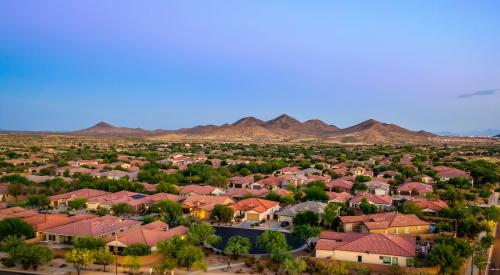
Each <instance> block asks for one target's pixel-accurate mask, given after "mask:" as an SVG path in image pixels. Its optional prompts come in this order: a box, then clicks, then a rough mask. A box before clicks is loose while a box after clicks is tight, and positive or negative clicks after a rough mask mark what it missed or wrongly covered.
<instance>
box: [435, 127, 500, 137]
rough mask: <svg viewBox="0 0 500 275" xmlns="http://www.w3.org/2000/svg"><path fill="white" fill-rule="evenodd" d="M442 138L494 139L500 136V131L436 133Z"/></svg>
mask: <svg viewBox="0 0 500 275" xmlns="http://www.w3.org/2000/svg"><path fill="white" fill-rule="evenodd" d="M436 134H437V135H440V136H459V137H492V136H496V135H500V129H486V130H479V131H464V132H450V131H444V132H436Z"/></svg>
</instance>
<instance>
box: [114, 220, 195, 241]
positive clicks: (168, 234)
mask: <svg viewBox="0 0 500 275" xmlns="http://www.w3.org/2000/svg"><path fill="white" fill-rule="evenodd" d="M160 223H161V222H160ZM153 226H154V227H153ZM187 233H188V228H187V227H185V226H182V225H181V226H177V227H174V228H172V229H168V226H167V225H166V224H163V226H161V225H159V224H158V221H157V222H155V223H152V224H146V225H143V226H141V227H139V228H137V229H133V230H128V231H125V232H122V233H119V234H118V236H117V238H118V242H119V243H122V244H124V245H126V246H129V245H132V244H139V243H140V244H145V245H147V246H149V247H153V246H155V245H156V244H158V243H159V242H160V241H163V240H169V239H171V238H173V237H174V236H182V235H186V234H187ZM106 241H107V242H108V243H110V244H111V245H113V244H114V241H115V236H109V237H108V238H107V239H106Z"/></svg>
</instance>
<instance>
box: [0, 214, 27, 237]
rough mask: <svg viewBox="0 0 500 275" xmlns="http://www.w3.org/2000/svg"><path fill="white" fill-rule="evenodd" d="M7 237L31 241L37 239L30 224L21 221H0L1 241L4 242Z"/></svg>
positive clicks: (11, 219) (15, 219)
mask: <svg viewBox="0 0 500 275" xmlns="http://www.w3.org/2000/svg"><path fill="white" fill-rule="evenodd" d="M7 236H16V237H20V238H26V239H31V238H33V237H35V231H34V230H33V227H32V226H31V225H30V224H28V223H26V222H25V221H23V220H21V219H18V218H7V219H4V220H2V221H0V240H4V239H5V238H7Z"/></svg>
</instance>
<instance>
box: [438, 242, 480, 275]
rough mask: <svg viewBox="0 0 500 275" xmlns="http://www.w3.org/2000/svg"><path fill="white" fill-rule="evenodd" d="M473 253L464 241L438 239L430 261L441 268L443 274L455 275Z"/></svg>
mask: <svg viewBox="0 0 500 275" xmlns="http://www.w3.org/2000/svg"><path fill="white" fill-rule="evenodd" d="M471 252H472V249H471V247H470V245H469V244H468V243H467V242H466V241H464V240H462V239H459V238H455V237H443V238H438V239H437V240H436V243H435V245H434V246H433V248H432V251H431V253H430V255H429V261H430V263H431V264H433V265H437V266H439V267H440V269H441V273H443V274H453V273H454V272H456V271H457V270H459V269H460V268H461V267H462V265H463V263H464V261H465V259H466V258H467V257H469V256H470V255H471Z"/></svg>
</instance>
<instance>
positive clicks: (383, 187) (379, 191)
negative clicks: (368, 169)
mask: <svg viewBox="0 0 500 275" xmlns="http://www.w3.org/2000/svg"><path fill="white" fill-rule="evenodd" d="M363 184H364V185H366V187H367V188H368V191H370V193H372V194H375V195H378V196H385V195H389V193H390V191H391V185H390V184H388V183H386V182H383V181H382V180H381V179H377V180H371V181H367V182H363Z"/></svg>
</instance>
